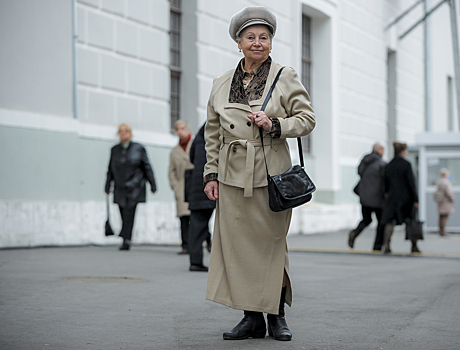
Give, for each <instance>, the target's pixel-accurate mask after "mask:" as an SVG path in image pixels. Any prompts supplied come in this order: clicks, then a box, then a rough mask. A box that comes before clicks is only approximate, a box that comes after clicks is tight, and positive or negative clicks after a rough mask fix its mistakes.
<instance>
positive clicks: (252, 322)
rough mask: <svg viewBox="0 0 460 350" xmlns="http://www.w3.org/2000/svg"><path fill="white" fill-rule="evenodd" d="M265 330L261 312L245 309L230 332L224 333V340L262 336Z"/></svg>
mask: <svg viewBox="0 0 460 350" xmlns="http://www.w3.org/2000/svg"><path fill="white" fill-rule="evenodd" d="M266 332H267V326H266V325H265V319H264V315H263V313H262V312H255V311H245V312H244V317H243V319H242V320H241V321H240V323H238V324H237V325H236V326H235V327H233V329H232V330H231V331H230V332H225V333H224V339H225V340H240V339H247V338H264V337H265V333H266Z"/></svg>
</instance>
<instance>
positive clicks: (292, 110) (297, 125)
mask: <svg viewBox="0 0 460 350" xmlns="http://www.w3.org/2000/svg"><path fill="white" fill-rule="evenodd" d="M278 87H279V88H280V89H281V96H282V97H281V103H282V104H283V106H284V109H285V111H286V114H287V115H288V117H287V118H279V122H280V126H281V138H287V137H299V136H305V135H308V134H309V133H311V132H312V130H313V129H314V127H315V124H316V121H315V112H314V111H313V108H312V107H311V102H310V96H309V95H308V92H307V90H305V88H304V86H303V85H302V83H301V82H300V80H299V77H298V76H297V73H296V72H295V70H294V69H293V68H291V67H286V68H285V69H284V70H283V72H282V73H281V75H280V78H279V82H278ZM274 117H276V116H274Z"/></svg>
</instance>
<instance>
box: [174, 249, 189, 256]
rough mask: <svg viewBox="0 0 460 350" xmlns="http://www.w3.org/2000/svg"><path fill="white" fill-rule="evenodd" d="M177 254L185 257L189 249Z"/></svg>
mask: <svg viewBox="0 0 460 350" xmlns="http://www.w3.org/2000/svg"><path fill="white" fill-rule="evenodd" d="M177 254H179V255H185V254H188V249H182V250H181V251H180V252H178V253H177Z"/></svg>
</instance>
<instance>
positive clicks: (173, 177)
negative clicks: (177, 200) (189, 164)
mask: <svg viewBox="0 0 460 350" xmlns="http://www.w3.org/2000/svg"><path fill="white" fill-rule="evenodd" d="M168 178H169V185H170V186H171V188H172V189H173V190H174V189H175V188H176V186H177V184H178V183H179V179H178V178H177V171H176V165H175V162H174V149H173V150H172V151H171V154H170V155H169V170H168Z"/></svg>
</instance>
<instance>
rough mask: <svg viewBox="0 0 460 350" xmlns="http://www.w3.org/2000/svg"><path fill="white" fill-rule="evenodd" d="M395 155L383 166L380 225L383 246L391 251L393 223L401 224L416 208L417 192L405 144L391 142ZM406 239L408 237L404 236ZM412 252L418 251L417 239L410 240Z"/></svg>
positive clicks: (385, 249) (388, 251) (386, 250)
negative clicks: (383, 187) (383, 197)
mask: <svg viewBox="0 0 460 350" xmlns="http://www.w3.org/2000/svg"><path fill="white" fill-rule="evenodd" d="M393 147H394V151H395V152H394V153H395V156H394V158H393V159H392V161H391V162H390V163H388V165H387V166H386V168H385V204H384V207H383V213H382V220H381V225H382V228H383V229H384V241H383V248H384V252H385V253H391V249H390V241H391V235H392V234H393V228H394V226H395V225H401V224H402V223H404V221H405V219H406V218H410V217H411V216H412V210H413V209H414V207H417V208H418V194H417V187H416V185H415V178H414V173H413V172H412V166H411V164H410V163H409V162H408V161H407V160H406V159H405V157H406V156H407V145H406V144H405V143H400V142H393ZM406 239H408V238H407V237H406ZM411 242H412V250H411V251H412V252H413V253H419V252H420V250H419V249H418V247H417V240H412V241H411Z"/></svg>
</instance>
